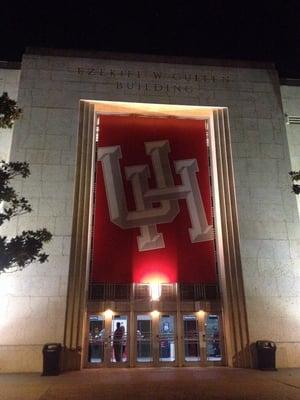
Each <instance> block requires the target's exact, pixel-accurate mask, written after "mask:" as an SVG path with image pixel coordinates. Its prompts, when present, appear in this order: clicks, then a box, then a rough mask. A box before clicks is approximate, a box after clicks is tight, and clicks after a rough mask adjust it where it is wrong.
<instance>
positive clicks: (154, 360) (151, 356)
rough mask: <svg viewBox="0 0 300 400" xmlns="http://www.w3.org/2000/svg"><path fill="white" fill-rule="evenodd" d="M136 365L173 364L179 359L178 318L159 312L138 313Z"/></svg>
mask: <svg viewBox="0 0 300 400" xmlns="http://www.w3.org/2000/svg"><path fill="white" fill-rule="evenodd" d="M135 342H136V354H135V360H136V365H140V366H146V365H152V366H153V365H155V366H159V365H173V364H176V360H177V336H176V318H175V315H172V314H160V313H158V312H152V313H147V314H146V313H145V314H137V315H136V340H135Z"/></svg>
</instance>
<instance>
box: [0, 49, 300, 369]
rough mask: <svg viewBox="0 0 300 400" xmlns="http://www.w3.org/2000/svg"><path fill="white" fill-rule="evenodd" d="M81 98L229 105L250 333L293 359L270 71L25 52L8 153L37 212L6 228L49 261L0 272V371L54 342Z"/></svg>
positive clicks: (284, 196)
mask: <svg viewBox="0 0 300 400" xmlns="http://www.w3.org/2000/svg"><path fill="white" fill-rule="evenodd" d="M80 99H89V100H113V101H133V102H146V103H147V102H148V103H165V104H185V105H199V106H202V105H203V106H226V107H228V108H229V115H230V122H231V134H232V147H233V157H234V160H233V161H234V170H235V179H236V192H237V203H238V212H239V228H240V240H241V252H242V262H243V274H244V283H245V292H246V300H247V308H248V320H249V328H250V335H251V341H255V340H257V339H265V338H267V339H272V340H275V341H276V342H278V346H279V349H278V358H277V360H278V366H281V367H285V366H291V367H293V366H296V365H297V366H300V364H299V363H300V361H299V360H300V343H299V342H300V319H299V300H300V299H299V297H300V276H299V275H300V274H299V268H298V265H299V258H300V243H299V241H298V239H299V238H298V236H297V234H298V232H299V228H298V221H297V218H298V213H297V207H296V201H295V197H294V195H292V194H291V193H290V189H289V179H288V175H287V174H288V171H289V170H290V159H289V151H288V146H287V139H286V130H285V125H284V118H283V114H282V105H281V94H280V88H279V83H278V79H277V74H276V72H275V71H274V70H273V69H259V68H255V69H252V68H250V67H249V68H246V67H243V68H242V67H229V66H228V67H222V66H205V65H181V64H165V63H161V62H160V63H152V62H151V63H150V62H148V63H147V62H135V61H126V62H124V61H118V60H107V59H96V58H90V59H88V58H80V57H77V58H72V57H51V56H39V55H30V54H28V55H25V56H24V59H23V63H22V73H21V80H20V87H19V103H20V106H21V107H22V108H23V110H24V113H23V116H22V118H21V120H20V121H19V122H17V124H16V126H15V132H14V137H13V144H12V153H11V159H12V160H23V159H26V160H28V161H29V162H30V166H31V171H32V175H31V177H30V178H29V179H27V180H26V181H25V182H18V183H17V186H18V188H19V190H20V192H21V193H22V194H24V195H26V196H27V197H28V198H29V199H30V201H31V203H32V205H33V207H34V212H33V213H32V214H31V215H30V217H28V216H23V217H20V218H18V219H16V220H15V221H13V223H11V224H10V225H9V227H7V228H6V229H7V232H9V233H13V232H18V231H20V230H22V229H25V228H29V227H30V228H38V227H43V226H45V227H47V228H48V229H49V230H50V231H51V232H53V233H54V237H53V240H52V242H51V244H50V245H49V246H47V251H48V253H49V254H50V261H49V263H47V264H44V265H31V266H30V267H28V268H27V269H26V270H24V271H22V272H19V273H15V274H8V275H2V276H0V294H1V301H0V341H1V342H0V344H1V346H0V368H1V369H0V370H36V371H38V370H40V369H41V361H42V358H41V347H42V344H44V343H45V342H49V341H59V342H61V341H62V340H63V329H64V311H65V300H66V293H67V275H68V267H69V265H68V264H69V248H70V235H71V220H72V201H73V185H74V171H75V151H76V133H77V126H78V110H79V100H80ZM295 235H296V236H295ZM30 358H31V361H30V362H29V361H28V360H29V359H30Z"/></svg>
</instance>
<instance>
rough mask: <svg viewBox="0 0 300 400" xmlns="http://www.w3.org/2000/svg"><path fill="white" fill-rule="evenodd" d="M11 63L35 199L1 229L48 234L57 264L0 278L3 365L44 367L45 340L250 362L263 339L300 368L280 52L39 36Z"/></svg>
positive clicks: (178, 358)
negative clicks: (114, 48) (81, 46)
mask: <svg viewBox="0 0 300 400" xmlns="http://www.w3.org/2000/svg"><path fill="white" fill-rule="evenodd" d="M0 72H1V75H0V78H1V79H2V80H1V81H0V82H1V84H2V83H3V90H5V91H8V93H9V95H10V96H11V97H13V98H17V100H18V104H19V106H20V107H21V108H22V109H23V114H22V117H21V119H20V120H19V121H17V122H16V123H15V126H14V129H13V134H12V139H11V140H10V138H9V135H10V133H5V134H6V135H7V137H6V138H4V136H3V137H2V138H1V141H3V146H2V149H1V154H3V155H2V157H3V158H4V157H7V159H9V160H11V161H15V160H19V161H22V160H27V161H28V162H29V163H30V169H31V176H30V177H29V178H28V179H26V181H24V182H22V181H17V182H15V186H16V188H17V189H18V191H19V192H20V193H21V194H22V195H24V196H26V197H27V198H28V199H29V201H30V203H31V204H32V206H33V212H32V213H31V214H30V215H24V216H20V217H18V218H15V219H14V220H13V221H11V222H10V223H9V224H7V225H3V227H2V234H6V235H8V236H10V235H14V234H16V233H18V232H20V231H22V230H25V229H37V228H40V227H46V228H48V229H49V230H50V231H51V232H52V233H53V239H52V241H51V242H50V243H49V245H47V247H46V251H47V253H48V254H49V262H48V263H45V264H42V265H38V264H32V265H30V266H29V267H27V268H26V269H24V270H23V271H20V272H16V273H12V274H2V275H1V276H0V296H1V302H0V313H1V322H0V340H1V343H0V370H1V371H40V370H41V368H42V347H43V345H44V344H45V343H49V342H59V343H63V344H64V346H65V349H64V354H63V355H64V356H63V363H64V368H65V369H79V368H90V367H97V368H98V367H102V366H104V367H107V366H123V367H124V366H131V367H138V366H148V365H149V366H153V365H154V366H165V365H167V366H189V365H194V366H196V365H201V366H206V365H228V366H238V367H250V366H253V361H252V347H253V343H254V342H255V341H256V340H261V339H262V340H264V339H267V340H273V341H275V342H276V344H277V366H279V367H296V366H299V353H300V311H299V309H300V307H299V305H300V272H299V271H300V268H299V265H300V264H299V260H300V229H299V213H298V208H297V202H296V198H295V195H294V194H292V193H291V188H290V181H289V177H288V172H289V171H290V170H291V168H293V169H297V168H298V167H297V165H298V164H297V160H298V156H299V154H300V153H299V152H298V150H297V149H298V147H297V146H298V139H297V137H298V131H297V129H299V128H298V126H297V125H296V124H295V125H294V123H295V121H297V119H295V118H294V119H293V118H289V117H295V116H297V115H299V112H298V102H299V98H300V94H299V93H300V91H298V88H297V87H295V86H291V85H290V83H288V84H284V85H282V86H280V82H279V79H278V75H277V71H276V70H275V69H274V67H273V65H271V64H260V63H259V64H257V63H249V62H247V63H244V62H230V61H212V60H192V59H176V58H174V59H164V58H163V57H154V56H153V57H146V56H145V57H143V56H140V57H138V56H130V55H127V56H125V55H116V54H103V53H101V54H98V53H80V54H77V53H74V52H73V53H72V52H68V51H54V50H53V51H50V50H43V49H39V50H35V49H29V50H28V51H27V53H26V54H25V55H24V56H23V60H22V64H21V67H20V70H18V69H15V70H11V69H9V68H8V69H7V68H2V69H1V71H0ZM5 79H6V82H5V81H4V80H5ZM5 85H8V86H5ZM9 85H10V86H9ZM285 114H286V115H285ZM287 122H290V124H289V125H286V123H287ZM1 144H2V142H1ZM8 149H9V155H7V154H8Z"/></svg>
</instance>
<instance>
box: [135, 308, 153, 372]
mask: <svg viewBox="0 0 300 400" xmlns="http://www.w3.org/2000/svg"><path fill="white" fill-rule="evenodd" d="M152 332H153V325H152V316H151V315H150V314H138V315H137V317H136V361H137V363H142V364H147V363H153V343H152V341H153V335H152Z"/></svg>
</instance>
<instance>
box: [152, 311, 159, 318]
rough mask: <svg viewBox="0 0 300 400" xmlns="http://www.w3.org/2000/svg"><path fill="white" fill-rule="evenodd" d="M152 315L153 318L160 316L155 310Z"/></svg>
mask: <svg viewBox="0 0 300 400" xmlns="http://www.w3.org/2000/svg"><path fill="white" fill-rule="evenodd" d="M151 315H152V317H153V318H157V317H158V316H159V311H157V310H153V311H151Z"/></svg>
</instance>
